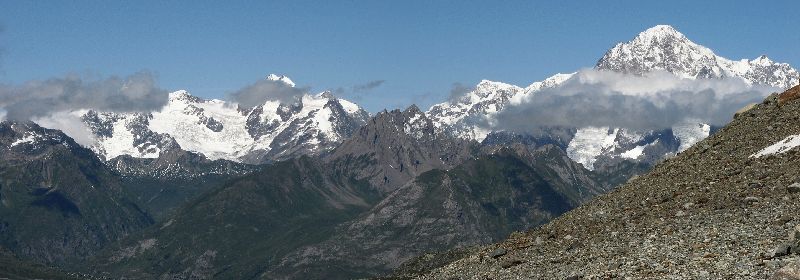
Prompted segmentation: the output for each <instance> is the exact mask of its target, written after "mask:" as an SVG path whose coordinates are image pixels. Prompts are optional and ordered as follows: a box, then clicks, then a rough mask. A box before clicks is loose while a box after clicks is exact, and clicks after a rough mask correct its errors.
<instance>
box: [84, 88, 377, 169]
mask: <svg viewBox="0 0 800 280" xmlns="http://www.w3.org/2000/svg"><path fill="white" fill-rule="evenodd" d="M266 79H267V80H270V81H277V82H282V83H285V84H286V85H287V86H292V87H294V86H295V84H294V82H293V81H292V80H291V79H289V78H288V77H286V76H282V75H275V74H271V75H269V76H267V78H266ZM368 118H369V113H367V112H366V111H365V110H364V109H362V108H361V107H359V106H358V105H356V104H355V103H352V102H349V101H346V100H342V99H338V98H336V97H335V96H333V94H331V93H330V92H323V93H319V94H308V93H306V94H303V95H299V96H297V98H296V99H295V100H294V101H293V102H291V104H285V103H281V102H279V101H274V100H268V101H265V102H264V103H263V104H261V105H258V106H255V107H253V108H247V109H242V108H240V107H239V106H238V105H237V104H236V103H233V102H228V101H224V100H218V99H203V98H199V97H196V96H193V95H191V94H190V93H189V92H187V91H185V90H179V91H175V92H172V93H170V94H169V102H168V103H167V105H165V106H164V107H163V108H162V109H161V110H159V111H156V112H152V113H124V114H119V113H104V112H95V111H89V112H86V113H85V114H83V115H82V116H81V119H82V120H83V121H84V123H85V124H86V125H87V126H88V127H89V128H90V129H91V131H92V132H93V134H94V136H95V138H96V139H97V143H96V145H95V146H94V147H93V149H94V150H95V151H96V152H97V153H98V154H100V155H101V156H103V157H105V158H106V159H111V158H114V157H116V156H119V155H130V156H133V157H138V158H154V157H158V156H159V155H161V154H162V153H163V152H165V151H168V150H171V149H183V150H186V151H192V152H197V153H200V154H203V155H205V156H206V157H208V158H209V159H212V160H214V159H227V160H233V161H239V162H249V163H260V162H265V161H271V160H279V159H284V158H289V157H293V156H299V155H303V154H318V153H322V152H326V151H329V150H331V149H333V148H334V147H335V146H336V145H337V144H338V143H340V142H341V141H343V140H344V139H345V138H347V137H349V136H350V134H351V133H352V132H353V131H355V130H356V129H357V128H358V127H360V126H361V125H363V124H364V123H366V120H367V119H368Z"/></svg>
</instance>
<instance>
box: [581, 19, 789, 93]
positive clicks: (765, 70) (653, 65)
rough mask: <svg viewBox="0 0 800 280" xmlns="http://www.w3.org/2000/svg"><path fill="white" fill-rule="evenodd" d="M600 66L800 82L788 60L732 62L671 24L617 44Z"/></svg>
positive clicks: (687, 75) (760, 81)
mask: <svg viewBox="0 0 800 280" xmlns="http://www.w3.org/2000/svg"><path fill="white" fill-rule="evenodd" d="M595 67H596V68H597V69H601V70H611V71H616V72H622V73H630V74H635V75H644V74H646V73H649V72H652V71H654V70H662V71H667V72H670V73H673V74H675V75H677V76H679V77H681V78H687V79H700V78H705V79H708V78H713V79H717V78H739V79H742V80H744V81H745V82H746V83H748V84H759V85H767V86H773V87H777V88H781V89H786V88H789V87H792V86H793V85H795V84H797V80H798V78H800V74H799V73H798V72H797V70H795V69H794V68H792V67H791V66H789V65H788V64H786V63H776V62H774V61H772V60H771V59H769V58H768V57H767V56H765V55H762V56H760V57H758V58H756V59H753V60H747V59H742V60H738V61H733V60H730V59H727V58H724V57H721V56H718V55H716V54H715V53H714V52H713V51H712V50H711V49H709V48H707V47H704V46H701V45H699V44H696V43H694V42H692V41H691V40H689V39H688V38H687V37H686V36H685V35H683V34H682V33H680V32H678V31H677V30H675V28H673V27H671V26H669V25H657V26H655V27H652V28H649V29H647V30H645V31H643V32H642V33H639V35H638V36H636V37H635V38H634V39H633V40H631V41H629V42H626V43H618V44H617V45H615V46H614V47H613V48H612V49H610V50H609V51H608V52H606V54H605V55H603V57H602V58H600V60H599V61H598V62H597V64H596V66H595Z"/></svg>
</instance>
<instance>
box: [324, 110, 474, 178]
mask: <svg viewBox="0 0 800 280" xmlns="http://www.w3.org/2000/svg"><path fill="white" fill-rule="evenodd" d="M476 146H477V143H475V142H471V141H469V140H463V139H456V138H453V137H451V136H448V135H447V134H444V133H438V132H436V130H435V129H434V126H433V123H432V122H431V120H430V119H428V118H427V116H426V115H425V113H423V112H422V111H420V110H419V108H417V107H416V106H411V107H409V108H408V109H406V110H405V111H400V110H393V111H390V112H387V111H384V112H381V113H379V114H378V115H376V116H375V117H373V118H372V119H371V120H370V121H369V122H368V123H367V124H366V125H365V126H363V127H361V128H360V129H358V131H357V132H356V133H355V134H354V135H353V136H352V137H351V138H350V139H348V140H346V141H345V142H344V143H342V145H341V146H339V147H338V148H336V150H334V151H333V152H332V153H331V155H330V156H328V157H327V158H326V161H328V162H330V163H331V164H332V165H333V166H334V168H336V169H337V170H339V171H341V172H343V173H344V174H353V173H355V174H353V175H354V176H355V177H356V178H360V179H362V178H363V179H367V180H369V181H370V183H371V184H372V185H373V186H375V187H376V188H378V189H379V190H380V191H381V192H384V193H388V192H391V191H393V190H395V189H397V188H399V187H400V186H402V185H403V184H405V183H406V182H407V181H409V180H410V179H412V178H414V177H415V176H417V175H419V174H422V173H424V172H426V171H429V170H432V169H448V168H450V167H452V166H455V165H457V164H459V163H461V162H462V161H464V160H465V159H468V158H470V157H471V153H472V152H473V151H474V149H475V147H476Z"/></svg>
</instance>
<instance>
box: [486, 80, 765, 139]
mask: <svg viewBox="0 0 800 280" xmlns="http://www.w3.org/2000/svg"><path fill="white" fill-rule="evenodd" d="M776 91H778V89H776V88H772V87H766V86H751V85H748V84H747V83H745V82H744V81H743V80H741V79H738V78H730V79H698V80H692V79H681V78H679V77H676V76H675V75H673V74H670V73H667V72H653V73H649V74H648V75H647V76H636V75H630V74H622V73H617V72H612V71H599V70H594V69H586V70H582V71H580V72H578V73H577V74H576V75H575V76H574V77H572V78H571V79H569V80H567V81H566V82H564V83H563V84H562V85H561V86H559V87H556V88H552V89H546V90H542V91H540V92H537V93H536V94H534V95H532V96H530V97H529V98H527V99H525V100H523V101H522V102H521V103H520V104H516V105H511V106H509V107H507V109H506V110H504V111H502V112H500V113H498V114H497V116H496V119H494V120H492V122H491V123H492V124H495V125H496V127H495V129H506V130H517V131H530V130H537V129H538V128H541V127H544V126H564V127H586V126H594V127H603V126H611V127H622V128H630V129H646V130H650V129H661V128H668V127H672V126H673V125H675V124H678V123H683V122H686V121H687V120H692V121H700V122H704V123H708V124H712V125H723V124H725V123H727V122H729V121H730V119H731V118H732V116H733V114H734V112H736V110H738V109H739V108H742V107H743V106H744V105H747V104H749V103H753V102H760V101H762V100H763V99H764V97H766V96H767V95H769V94H770V93H772V92H776Z"/></svg>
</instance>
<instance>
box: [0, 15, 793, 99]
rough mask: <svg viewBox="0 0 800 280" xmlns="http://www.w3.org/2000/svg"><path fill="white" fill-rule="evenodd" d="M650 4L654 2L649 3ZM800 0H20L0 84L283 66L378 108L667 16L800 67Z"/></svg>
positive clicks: (548, 65) (245, 72)
mask: <svg viewBox="0 0 800 280" xmlns="http://www.w3.org/2000/svg"><path fill="white" fill-rule="evenodd" d="M643 2H647V3H643ZM797 11H800V1H765V2H764V3H752V2H746V1H572V2H566V1H553V2H543V1H502V2H500V1H464V0H462V1H280V2H278V1H252V2H235V3H234V2H233V1H218V2H205V1H183V2H181V1H171V2H170V3H162V2H161V1H152V2H151V1H125V2H122V1H119V2H116V1H114V2H112V1H6V0H0V25H1V26H2V27H3V31H2V33H0V48H2V50H3V52H2V56H1V57H0V71H1V72H0V83H6V84H19V83H24V82H25V81H28V80H42V79H47V78H51V77H63V76H65V75H70V74H79V75H84V76H89V77H107V76H110V75H118V76H127V75H130V74H133V73H136V72H139V71H150V72H153V73H155V74H157V76H158V81H159V84H160V85H161V87H163V88H166V89H170V90H177V89H188V90H189V91H190V92H192V93H194V94H196V95H199V96H203V97H213V98H222V97H224V96H225V95H226V93H230V92H233V91H235V90H237V89H240V88H242V87H244V86H246V85H248V84H252V83H253V82H255V81H256V80H258V79H262V78H263V77H264V76H266V75H267V74H269V73H282V74H286V75H288V76H290V77H291V78H292V79H293V80H294V81H295V82H297V83H298V84H299V85H301V86H309V87H311V88H312V89H313V90H314V91H322V90H324V89H335V88H352V87H353V86H356V85H363V84H367V83H369V82H371V81H377V80H385V83H383V84H382V85H381V86H379V87H377V88H374V89H372V90H370V91H368V92H361V93H358V94H356V93H353V92H352V91H347V92H344V93H343V94H342V97H343V98H346V99H351V100H352V99H355V101H357V102H358V103H360V104H362V105H363V106H364V107H366V108H367V109H368V110H369V111H372V112H375V111H378V110H381V109H383V108H389V109H392V108H398V107H405V106H408V105H410V104H411V103H417V104H420V105H421V107H424V108H427V107H428V106H430V105H431V104H433V103H436V102H440V101H442V100H444V99H445V98H446V97H447V96H448V94H449V91H450V89H451V87H452V85H453V84H454V83H462V84H466V85H473V84H476V83H477V82H479V81H480V80H481V79H490V80H496V81H503V82H508V83H512V84H517V85H520V86H526V85H528V84H530V83H532V82H535V81H538V80H541V79H543V78H546V77H548V76H550V75H552V74H554V73H557V72H572V71H575V70H578V69H580V68H582V67H591V66H593V65H594V63H595V62H596V61H597V59H598V58H600V57H601V56H602V55H603V53H604V52H605V51H606V50H607V49H609V48H611V47H612V46H613V45H614V44H615V43H616V42H620V41H627V40H630V39H632V38H633V37H634V36H635V35H636V34H637V33H638V32H640V31H642V30H644V29H646V28H648V27H651V26H653V25H656V24H670V25H672V26H674V27H675V28H676V29H678V30H679V31H681V32H682V33H684V34H686V35H687V37H689V38H690V39H692V40H693V41H695V42H697V43H699V44H702V45H705V46H707V47H709V48H711V49H713V50H714V51H715V52H716V53H717V54H719V55H722V56H725V57H728V58H731V59H740V58H754V57H756V56H758V55H760V54H767V55H768V56H770V57H771V58H772V59H773V60H776V61H781V62H788V63H790V64H792V65H793V66H795V67H798V66H800V51H798V50H799V49H798V46H800V20H798V17H797V16H796V13H797Z"/></svg>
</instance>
